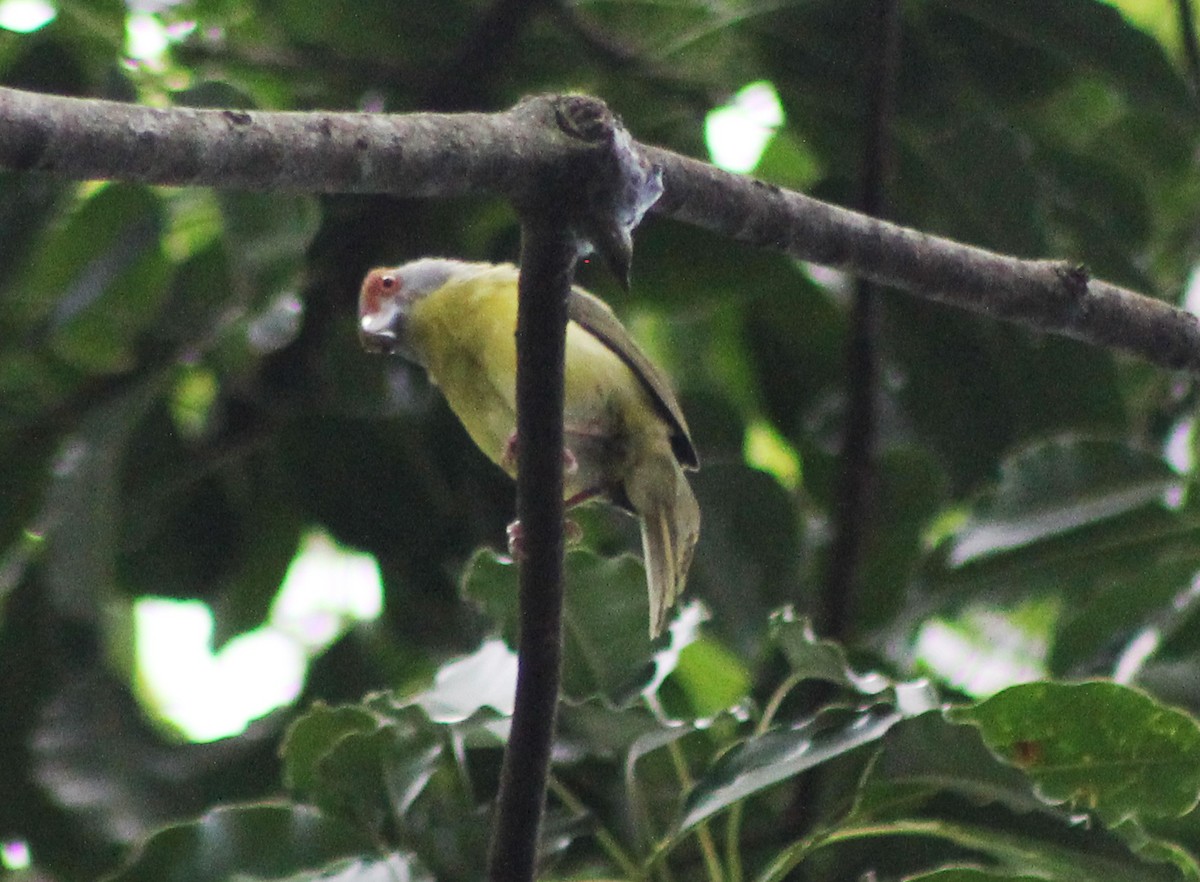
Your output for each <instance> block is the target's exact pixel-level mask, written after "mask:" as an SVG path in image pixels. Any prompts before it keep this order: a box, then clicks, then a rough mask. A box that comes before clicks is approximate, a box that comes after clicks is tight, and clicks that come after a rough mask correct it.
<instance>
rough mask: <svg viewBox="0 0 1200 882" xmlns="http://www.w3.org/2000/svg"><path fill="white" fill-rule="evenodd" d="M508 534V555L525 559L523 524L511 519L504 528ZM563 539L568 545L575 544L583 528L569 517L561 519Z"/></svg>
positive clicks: (579, 538)
mask: <svg viewBox="0 0 1200 882" xmlns="http://www.w3.org/2000/svg"><path fill="white" fill-rule="evenodd" d="M504 532H505V534H506V535H507V536H508V555H509V557H511V558H512V559H513V560H524V559H525V526H524V525H523V524H522V523H521V522H520V521H513V522H512V523H511V524H509V525H508V526H507V527H506V528H505V530H504ZM563 539H564V541H565V542H566V543H567V544H568V545H575V544H576V543H578V542H579V541H580V540H581V539H583V528H582V527H580V526H579V524H577V523H575V521H573V520H571V519H570V518H564V519H563Z"/></svg>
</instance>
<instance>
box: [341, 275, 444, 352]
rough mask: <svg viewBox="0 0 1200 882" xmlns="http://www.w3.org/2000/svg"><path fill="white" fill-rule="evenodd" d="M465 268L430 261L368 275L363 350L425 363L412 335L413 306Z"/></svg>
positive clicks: (361, 304) (361, 305)
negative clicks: (409, 331) (410, 320)
mask: <svg viewBox="0 0 1200 882" xmlns="http://www.w3.org/2000/svg"><path fill="white" fill-rule="evenodd" d="M461 267H462V264H461V262H459V261H455V260H444V259H440V258H426V259H424V260H414V261H412V262H411V263H406V264H404V265H402V266H397V267H383V268H380V269H373V270H371V271H370V272H369V273H367V277H366V278H365V279H363V283H362V289H361V290H360V291H359V293H358V338H359V340H360V341H361V342H362V345H363V348H364V349H366V350H367V351H369V352H381V353H383V354H385V355H391V354H393V353H394V354H396V355H400V356H403V357H404V358H407V359H408V360H410V361H414V362H417V363H418V364H420V363H422V359H421V357H420V354H419V353H418V352H416V351H415V350H414V349H413V347H412V341H411V339H410V337H409V334H408V318H409V315H410V314H411V311H412V308H413V306H415V305H416V304H417V303H418V302H420V300H421V299H422V298H424V297H427V296H428V295H430V294H432V293H434V292H435V291H437V290H438V289H439V288H441V287H443V286H444V285H445V284H446V283H447V282H448V281H449V280H450V278H451V277H452V276H453V275H454V274H455V273H456V272H458V271H459V269H460V268H461Z"/></svg>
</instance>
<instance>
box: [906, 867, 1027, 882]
mask: <svg viewBox="0 0 1200 882" xmlns="http://www.w3.org/2000/svg"><path fill="white" fill-rule="evenodd" d="M1046 879H1047V877H1046V876H1025V875H1020V876H1013V875H1010V874H1008V873H998V872H993V871H989V870H979V869H975V868H973V867H946V868H944V869H941V870H934V871H933V872H932V873H921V874H920V875H917V876H905V877H904V882H1046Z"/></svg>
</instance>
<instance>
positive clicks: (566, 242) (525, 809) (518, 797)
mask: <svg viewBox="0 0 1200 882" xmlns="http://www.w3.org/2000/svg"><path fill="white" fill-rule="evenodd" d="M577 255H578V245H577V242H576V240H575V238H574V237H573V236H572V235H571V234H570V233H569V232H567V230H566V229H565V228H564V227H563V226H562V225H556V224H546V223H542V222H540V219H537V218H532V219H527V220H526V222H525V223H524V224H523V225H522V228H521V278H520V290H519V294H518V306H517V438H518V439H519V440H518V443H517V517H518V519H519V520H520V522H521V527H522V539H523V559H522V560H521V579H520V601H519V602H520V615H521V635H520V645H519V650H518V653H517V655H518V658H519V660H520V661H519V667H518V671H517V694H516V702H515V705H514V709H513V720H512V729H511V734H510V735H509V741H508V747H507V749H506V750H505V751H504V767H503V770H502V772H501V775H500V797H499V801H498V804H497V807H496V821H495V824H494V826H493V828H492V844H491V851H490V854H489V857H488V878H489V879H490V880H491V882H528V880H532V879H533V877H534V870H535V867H536V865H537V852H538V839H539V833H540V830H541V819H542V810H543V807H544V804H545V799H546V781H547V776H548V774H549V770H550V748H551V743H552V741H553V737H554V719H555V714H556V711H557V708H558V687H559V680H560V677H561V670H560V669H561V655H562V602H563V468H562V449H563V355H564V349H565V337H566V327H567V295H568V293H569V292H570V290H571V282H572V279H573V278H574V272H575V260H576V257H577Z"/></svg>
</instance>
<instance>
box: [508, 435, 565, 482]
mask: <svg viewBox="0 0 1200 882" xmlns="http://www.w3.org/2000/svg"><path fill="white" fill-rule="evenodd" d="M562 460H563V472H564V473H565V474H567V475H573V474H575V473H576V472H577V471H579V460H577V459H576V458H575V454H574V453H572V452H571V449H570V448H569V447H564V448H563V455H562ZM516 466H517V433H516V432H513V433H512V434H511V435H509V436H508V440H507V441H505V442H504V451H503V452H502V453H501V454H500V467H501V468H502V469H504V470H505V471H506V472H515V471H516Z"/></svg>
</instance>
